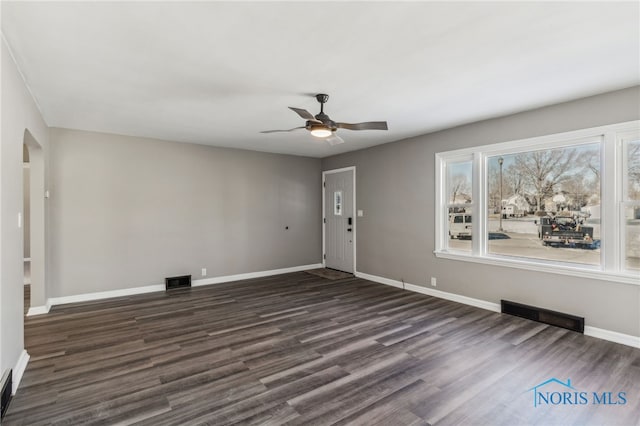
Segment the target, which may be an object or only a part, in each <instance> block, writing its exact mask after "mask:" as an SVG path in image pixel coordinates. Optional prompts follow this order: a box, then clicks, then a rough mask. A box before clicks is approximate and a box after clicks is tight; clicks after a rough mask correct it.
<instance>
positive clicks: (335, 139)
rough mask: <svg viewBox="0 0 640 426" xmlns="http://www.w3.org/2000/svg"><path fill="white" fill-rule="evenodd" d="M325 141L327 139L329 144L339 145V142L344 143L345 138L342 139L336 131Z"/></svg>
mask: <svg viewBox="0 0 640 426" xmlns="http://www.w3.org/2000/svg"><path fill="white" fill-rule="evenodd" d="M325 141H327V142H328V143H329V145H338V144H341V143H344V139H342V138H341V137H340V136H338V135H336V134H335V133H334V134H332V135H331V136H329V137H328V138H326V139H325Z"/></svg>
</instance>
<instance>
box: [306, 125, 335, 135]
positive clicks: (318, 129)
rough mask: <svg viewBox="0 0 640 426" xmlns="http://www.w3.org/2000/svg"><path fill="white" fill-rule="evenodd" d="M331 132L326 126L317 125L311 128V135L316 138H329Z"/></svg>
mask: <svg viewBox="0 0 640 426" xmlns="http://www.w3.org/2000/svg"><path fill="white" fill-rule="evenodd" d="M332 133H333V132H332V131H331V129H329V128H328V127H327V126H323V125H318V126H311V134H312V135H313V136H315V137H316V138H327V137H329V136H331V134H332Z"/></svg>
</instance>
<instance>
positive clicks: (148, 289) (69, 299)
mask: <svg viewBox="0 0 640 426" xmlns="http://www.w3.org/2000/svg"><path fill="white" fill-rule="evenodd" d="M321 267H322V264H321V263H314V264H311V265H301V266H293V267H290V268H282V269H272V270H270V271H259V272H249V273H246V274H236V275H226V276H222V277H213V278H203V279H200V280H193V281H192V282H191V285H192V286H193V287H199V286H203V285H210V284H221V283H226V282H230V281H239V280H246V279H249V278H261V277H268V276H271V275H280V274H286V273H289V272H298V271H305V270H307V269H315V268H321ZM164 290H165V286H164V284H154V285H148V286H144V287H134V288H124V289H121V290H110V291H100V292H97V293H85V294H76V295H73V296H62V297H52V298H50V299H49V300H47V305H48V306H49V307H51V306H55V305H64V304H67V303H78V302H88V301H92V300H101V299H108V298H111V297H123V296H132V295H135V294H143V293H153V292H157V291H164ZM42 308H44V307H37V308H31V309H35V310H34V313H33V315H38V314H40V313H47V312H49V310H48V309H47V311H46V312H43V310H42ZM31 309H29V313H28V314H27V316H29V315H30V314H31Z"/></svg>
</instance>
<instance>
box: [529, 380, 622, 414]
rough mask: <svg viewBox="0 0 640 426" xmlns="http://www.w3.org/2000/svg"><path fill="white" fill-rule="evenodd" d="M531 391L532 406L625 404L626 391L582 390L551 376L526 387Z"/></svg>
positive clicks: (569, 381)
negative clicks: (529, 387) (530, 386)
mask: <svg viewBox="0 0 640 426" xmlns="http://www.w3.org/2000/svg"><path fill="white" fill-rule="evenodd" d="M527 392H533V406H534V407H537V406H539V405H588V404H592V405H625V404H626V403H627V393H626V392H617V393H614V392H583V391H579V390H578V389H576V388H574V387H573V386H572V385H571V379H567V381H566V382H563V381H562V380H559V379H556V378H555V377H552V378H550V379H548V380H545V381H544V382H542V383H540V384H538V385H536V386H534V387H532V388H531V389H528V390H527Z"/></svg>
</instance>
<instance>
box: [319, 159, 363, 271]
mask: <svg viewBox="0 0 640 426" xmlns="http://www.w3.org/2000/svg"><path fill="white" fill-rule="evenodd" d="M349 170H352V171H353V273H354V274H355V273H356V271H357V269H356V262H357V260H356V259H357V257H356V251H357V250H356V248H357V246H358V244H357V234H358V206H357V204H356V166H349V167H342V168H340V169H333V170H325V171H323V172H322V188H321V189H322V266H323V267H326V266H327V262H326V253H327V252H326V241H325V227H326V218H325V217H324V212H325V210H324V208H325V203H326V200H325V198H326V197H325V191H324V185H325V180H326V176H327V175H328V174H332V173H340V172H347V171H349Z"/></svg>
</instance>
